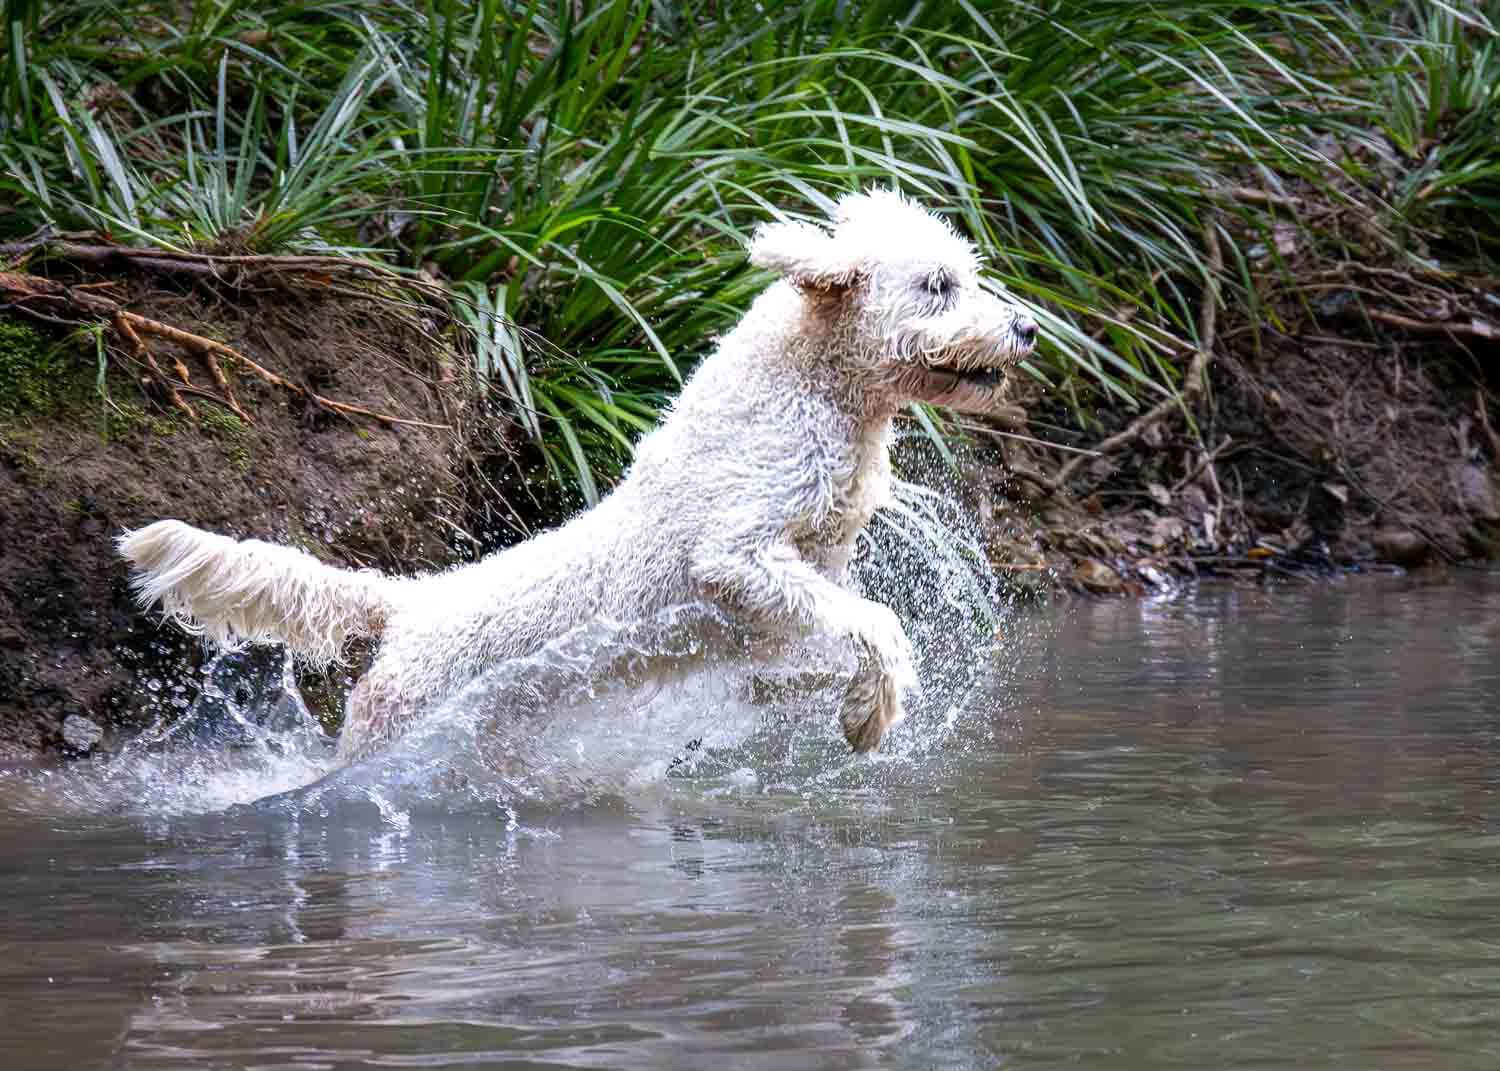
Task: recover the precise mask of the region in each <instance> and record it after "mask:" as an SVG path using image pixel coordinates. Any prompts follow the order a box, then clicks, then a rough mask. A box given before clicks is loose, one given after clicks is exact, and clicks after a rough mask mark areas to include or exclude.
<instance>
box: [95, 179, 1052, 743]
mask: <svg viewBox="0 0 1500 1071" xmlns="http://www.w3.org/2000/svg"><path fill="white" fill-rule="evenodd" d="M750 262H751V263H752V264H755V265H757V266H759V267H762V268H769V269H770V270H772V271H774V272H776V273H777V274H778V275H780V276H781V280H780V281H778V282H777V283H776V284H775V285H773V286H772V287H771V288H770V289H768V290H767V291H766V292H765V293H764V294H762V295H761V296H760V297H759V298H758V299H757V300H756V301H755V303H754V304H753V305H752V306H751V308H750V310H749V312H747V313H746V314H745V317H744V319H743V320H741V321H740V323H739V324H738V325H737V326H736V327H735V328H734V330H733V331H731V332H730V333H729V334H728V335H726V336H725V337H724V338H723V339H722V340H721V341H720V343H719V345H718V347H717V348H716V349H715V351H714V352H713V354H712V355H711V356H710V357H709V358H707V359H706V360H705V361H704V362H703V363H702V365H701V366H700V367H699V368H698V370H697V372H696V373H695V374H694V375H693V376H692V377H691V379H689V380H688V382H687V384H686V386H685V387H684V388H683V391H682V394H681V396H680V397H679V398H678V399H677V401H676V403H675V404H674V405H673V406H672V408H671V411H670V413H669V414H668V415H667V416H666V418H665V419H664V420H663V421H662V424H661V426H660V427H658V428H657V429H656V430H655V431H653V432H651V433H650V434H649V435H647V436H646V437H645V438H644V439H643V440H642V441H641V443H640V446H639V448H638V450H637V451H636V456H635V460H634V463H633V464H632V465H631V466H630V469H629V471H628V472H627V473H626V475H625V478H624V479H623V480H622V481H621V483H620V484H619V486H618V487H616V488H615V489H614V491H613V492H612V493H611V494H610V495H609V496H608V497H606V498H605V499H604V500H603V501H602V502H600V503H599V504H598V505H597V506H596V507H594V508H593V509H591V510H589V511H587V512H585V513H582V514H580V515H579V516H577V517H575V518H574V519H573V520H572V521H570V522H569V523H568V524H566V525H565V526H563V527H562V528H558V529H555V530H553V531H549V532H546V533H543V534H541V535H538V536H536V537H535V538H533V539H531V540H529V541H527V542H525V543H522V544H520V545H518V546H515V547H511V548H508V549H506V550H503V551H500V552H498V553H495V554H492V555H490V556H489V557H487V558H484V559H483V560H481V561H479V562H475V563H473V564H471V565H467V566H463V567H460V568H456V569H453V570H450V571H448V572H444V573H438V574H433V575H428V576H420V577H415V578H410V579H403V578H395V577H388V576H383V575H381V574H379V573H376V572H373V571H362V572H355V571H349V570H343V569H338V568H335V567H332V566H328V565H324V564H323V563H321V562H319V561H318V560H317V559H315V558H313V557H311V556H310V555H307V554H304V553H302V552H301V551H297V550H293V549H291V548H289V547H283V546H277V545H274V544H270V543H264V542H260V541H258V540H246V541H243V542H236V541H234V540H232V539H228V538H226V537H224V536H219V535H214V534H211V533H208V532H203V531H200V530H198V529H195V528H192V527H189V526H188V525H186V524H184V523H182V522H180V521H159V522H157V523H155V524H152V525H148V526H147V527H145V528H141V529H139V530H137V531H135V532H131V533H127V534H126V535H124V536H122V537H121V538H120V540H119V549H120V553H121V554H123V555H124V556H125V557H126V558H128V559H129V560H130V561H131V562H132V563H133V565H134V567H135V570H136V575H135V580H134V583H135V588H136V592H137V594H138V596H139V599H140V602H141V604H142V605H143V606H149V605H151V604H153V603H156V602H160V603H161V604H162V606H163V609H164V611H165V613H166V614H167V615H168V616H169V617H171V618H174V619H176V620H177V621H179V622H180V623H182V624H184V625H185V626H187V627H189V628H191V629H194V630H198V631H201V632H203V633H204V634H206V635H207V636H208V637H209V638H211V639H213V640H215V641H218V642H221V643H230V642H236V641H250V642H257V643H261V642H280V643H284V644H286V645H287V646H288V647H289V648H290V649H291V650H292V651H293V652H295V653H296V654H297V655H299V656H301V657H302V658H304V659H306V660H309V661H311V662H314V663H328V662H331V661H334V660H336V659H337V658H338V657H339V656H340V654H341V652H342V650H343V648H344V645H345V642H346V641H347V640H348V639H350V638H351V637H355V636H366V637H378V638H379V646H378V649H377V651H376V655H375V658H374V660H373V662H372V664H371V666H370V669H369V670H368V672H366V673H365V675H364V676H363V677H362V678H361V679H360V681H359V682H358V684H357V685H356V686H355V688H354V690H353V691H352V692H351V693H350V696H349V700H348V706H347V710H346V712H345V719H344V728H343V733H342V736H341V738H340V743H339V754H340V756H341V757H342V758H345V759H349V758H353V757H356V756H358V755H361V754H363V753H365V752H366V751H367V750H368V749H369V748H370V747H371V746H372V745H373V744H375V743H378V742H380V741H382V740H385V739H388V738H389V737H391V736H393V735H395V734H396V733H397V732H399V731H400V730H401V729H402V728H403V727H404V726H406V725H407V724H409V723H410V722H411V721H412V719H413V718H414V717H416V716H417V715H418V714H420V713H421V712H422V711H424V710H426V709H430V708H431V707H432V706H433V705H434V704H435V703H438V702H440V701H441V700H443V699H444V698H445V697H448V696H451V695H452V694H453V693H455V692H456V691H458V690H459V689H461V688H463V687H464V685H466V684H468V683H469V682H471V681H472V680H474V678H475V677H476V676H477V675H478V674H479V673H480V672H481V671H483V670H484V669H485V668H486V667H487V666H490V665H493V664H495V663H497V662H499V661H501V660H504V659H508V658H513V657H516V656H523V655H528V654H531V653H533V652H535V651H537V650H538V649H540V648H541V647H542V646H543V645H544V644H546V643H547V642H548V641H549V640H551V639H553V638H555V637H557V636H559V635H561V634H562V633H564V632H566V631H568V630H569V629H572V628H574V627H576V626H579V625H581V624H583V623H585V622H588V621H591V620H596V619H613V620H618V621H629V620H635V619H640V618H642V617H645V616H649V615H651V614H654V613H656V612H658V611H660V610H662V609H663V608H665V607H668V606H674V605H678V604H685V603H695V602H696V603H700V604H701V603H707V604H709V605H711V606H714V607H716V608H717V609H718V610H720V611H722V612H723V613H724V614H725V615H726V616H728V617H729V618H730V619H731V620H732V621H734V622H736V623H737V624H739V625H742V626H744V627H746V628H748V629H749V630H750V631H751V632H752V634H760V635H767V636H769V637H772V638H780V639H785V638H788V637H791V638H795V637H797V636H806V635H809V634H819V633H821V634H825V635H829V636H835V637H846V638H848V639H850V640H852V641H853V642H854V645H855V647H854V649H855V652H856V654H857V656H858V658H857V665H858V668H857V670H856V671H855V674H854V677H853V679H852V681H851V683H850V685H849V689H848V692H847V695H846V698H845V699H844V701H843V707H842V710H841V715H840V717H841V720H842V727H843V731H844V735H845V737H846V738H847V739H848V741H849V743H850V744H851V745H852V746H853V748H854V749H855V750H857V751H867V750H870V749H871V748H874V747H875V746H876V745H877V744H878V743H879V742H880V738H881V735H882V733H884V732H885V730H886V729H887V728H888V727H889V726H890V725H892V724H893V723H894V722H896V721H898V720H899V719H900V718H901V717H902V707H901V699H902V696H901V693H902V691H903V690H904V689H905V688H906V687H908V686H910V685H913V684H914V683H915V674H914V671H913V668H912V655H911V646H910V642H909V641H908V639H907V637H906V633H905V631H904V630H903V628H902V626H901V623H900V621H898V620H897V618H896V615H895V614H894V613H892V612H891V610H890V609H889V608H888V607H886V606H883V605H881V604H879V603H876V602H872V601H870V600H868V599H865V598H861V597H860V596H859V595H857V594H855V593H854V592H853V591H851V590H850V589H849V588H848V587H847V586H846V573H847V569H848V565H849V560H850V557H851V555H852V554H853V551H854V546H855V540H856V537H857V536H858V534H859V532H860V530H861V529H863V528H864V526H865V524H866V523H867V522H868V521H869V520H870V517H871V515H872V514H873V513H874V511H875V510H876V509H878V508H879V507H880V506H881V505H882V504H884V503H886V502H887V501H888V497H889V495H890V489H891V470H890V457H889V452H888V449H889V442H890V438H891V423H892V418H893V417H894V416H895V415H896V413H897V412H899V411H900V410H901V409H902V408H903V407H904V406H906V405H907V404H908V403H910V402H913V401H923V402H931V403H934V404H937V405H944V406H951V407H953V408H956V409H965V410H971V411H984V410H986V409H988V408H990V407H992V406H993V405H994V404H995V402H996V401H997V399H998V394H999V391H1000V388H1001V383H1002V378H1003V374H1004V372H1005V371H1006V370H1007V369H1008V368H1009V367H1010V366H1011V365H1013V364H1014V363H1015V362H1016V361H1017V360H1019V359H1020V358H1021V357H1023V356H1025V355H1026V354H1027V353H1029V352H1030V351H1031V349H1032V346H1033V344H1034V342H1035V339H1036V330H1037V329H1036V323H1035V322H1034V321H1033V320H1032V319H1031V317H1030V316H1028V315H1027V314H1026V312H1025V311H1024V310H1022V309H1021V308H1019V307H1018V306H1016V305H1012V304H1010V303H1008V302H1006V301H1003V300H1001V299H1000V298H998V297H996V296H994V295H993V294H991V293H990V292H988V291H987V290H985V289H984V288H983V286H982V285H981V283H980V278H979V273H978V268H979V260H978V257H977V255H976V253H975V250H974V247H973V246H972V245H971V244H970V243H969V242H967V241H966V240H964V239H963V238H961V237H959V235H958V234H957V233H955V232H954V230H953V229H952V228H951V227H950V226H949V225H948V224H947V223H946V222H944V221H943V220H942V219H941V218H939V217H937V216H934V215H932V214H930V213H928V212H927V211H925V210H924V209H922V208H921V207H919V206H918V205H916V204H914V203H912V202H910V201H908V200H906V199H905V198H904V197H902V196H901V195H900V194H898V193H895V192H892V191H884V190H876V191H872V192H869V193H861V194H851V195H847V196H845V197H843V198H841V199H840V200H839V201H838V202H837V205H836V209H835V211H834V213H833V215H832V219H831V221H830V223H829V224H827V225H818V224H813V223H805V222H775V223H769V224H765V225H763V226H761V227H760V228H759V229H758V230H757V231H756V232H755V234H754V237H753V238H752V240H751V243H750Z"/></svg>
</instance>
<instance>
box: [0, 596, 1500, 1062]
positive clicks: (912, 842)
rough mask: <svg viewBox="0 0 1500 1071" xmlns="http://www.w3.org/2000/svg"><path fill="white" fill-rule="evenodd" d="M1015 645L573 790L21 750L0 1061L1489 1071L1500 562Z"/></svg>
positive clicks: (1055, 614) (1207, 603)
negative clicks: (313, 782) (433, 790)
mask: <svg viewBox="0 0 1500 1071" xmlns="http://www.w3.org/2000/svg"><path fill="white" fill-rule="evenodd" d="M1003 628H1004V639H1003V641H1002V643H1001V644H1000V645H999V647H998V648H997V649H996V650H995V651H994V652H993V655H992V656H991V661H990V663H989V664H987V665H986V666H985V667H983V668H982V671H981V672H980V673H979V674H978V675H977V679H976V680H975V681H974V682H973V683H972V685H970V686H967V687H965V688H963V689H962V690H961V696H960V700H961V702H960V703H959V705H958V706H957V707H953V708H951V709H947V708H945V709H940V710H936V711H927V712H924V713H923V714H921V715H919V716H917V717H915V718H913V719H912V724H911V727H910V728H909V729H905V730H904V733H905V735H904V736H901V737H899V738H898V739H897V741H896V742H895V743H896V746H895V748H894V749H893V755H891V756H890V757H887V758H885V759H883V760H879V761H875V762H871V761H869V760H862V759H849V758H846V757H844V756H843V755H842V754H841V753H840V751H839V749H838V748H837V747H836V746H834V744H835V741H834V739H833V735H832V734H833V730H832V728H831V727H822V726H820V727H819V728H818V729H817V731H815V732H814V731H807V732H804V733H802V734H800V735H799V734H797V733H793V732H790V731H789V730H788V729H787V728H786V727H785V726H784V725H783V726H778V725H775V724H773V725H770V726H763V727H762V728H761V729H759V730H757V731H756V733H755V735H754V736H753V737H752V738H751V739H750V741H749V742H748V743H744V744H742V745H740V746H739V747H738V749H737V750H734V751H733V753H732V754H729V755H727V757H726V756H719V757H715V756H710V757H709V759H708V760H707V761H704V762H702V763H700V764H699V765H696V766H693V765H689V766H686V767H680V768H678V769H676V770H674V771H672V773H671V775H670V776H661V777H658V778H657V779H655V780H654V781H652V780H650V779H647V783H645V784H644V785H639V784H637V785H634V786H633V787H629V788H628V789H626V790H622V791H620V792H619V793H606V794H605V795H604V796H603V798H601V799H599V800H597V801H596V802H593V803H589V804H584V805H577V804H576V803H574V804H568V805H562V804H549V803H548V801H547V800H545V799H541V800H536V799H530V800H527V801H523V803H522V804H520V805H518V806H517V807H516V808H515V809H513V810H511V811H510V812H506V811H504V810H503V809H497V808H495V807H490V806H479V805H472V806H471V805H468V804H466V803H465V800H466V799H468V798H469V797H465V796H464V795H463V794H462V793H458V794H456V795H449V796H434V797H432V798H431V799H430V800H429V799H427V797H425V796H420V794H418V797H412V796H407V797H401V796H399V794H398V795H397V796H396V797H394V799H395V802H394V803H392V802H391V800H392V797H389V796H382V795H381V794H380V793H379V792H378V791H369V792H367V794H366V795H367V798H368V799H369V800H370V801H371V804H370V805H368V806H360V805H357V803H356V802H350V801H349V800H348V799H347V798H346V797H342V796H341V797H338V798H337V799H333V800H332V801H331V802H330V800H328V799H322V800H319V799H316V798H311V799H310V798H307V797H303V798H300V799H298V798H296V797H292V798H291V799H292V802H290V803H289V802H287V800H285V799H283V800H282V801H279V802H274V803H272V804H261V805H255V806H236V807H230V808H228V809H227V810H220V811H217V812H211V813H207V814H197V815H194V814H184V813H179V812H180V811H181V810H182V808H163V809H159V810H160V813H153V806H152V805H150V803H149V801H146V802H145V803H144V804H143V803H142V800H141V799H140V798H138V797H140V795H141V792H140V790H138V789H132V790H131V791H130V793H129V795H130V797H131V798H128V799H127V798H123V797H122V798H118V799H115V800H113V801H111V800H109V798H108V797H107V794H102V793H101V791H100V786H99V784H97V783H90V782H89V781H88V778H89V777H90V776H93V775H91V774H89V773H88V772H87V771H84V770H82V769H79V768H77V767H75V768H73V769H71V770H64V771H61V772H57V773H51V774H43V773H38V772H37V771H8V772H6V773H4V774H3V775H0V889H3V895H4V898H5V901H4V912H3V915H0V1066H3V1067H5V1068H7V1069H10V1068H16V1069H24V1068H85V1067H121V1066H125V1067H184V1068H188V1067H191V1068H205V1067H241V1066H255V1067H324V1068H327V1067H354V1066H364V1065H374V1066H403V1067H404V1066H422V1067H445V1066H488V1067H513V1068H522V1067H526V1068H536V1067H598V1068H602V1067H633V1068H700V1067H703V1068H706V1067H747V1068H813V1067H830V1068H841V1067H850V1068H857V1067H877V1066H878V1067H900V1068H915V1067H984V1068H989V1067H1051V1066H1061V1065H1068V1066H1085V1067H1118V1068H1141V1069H1156V1068H1168V1067H1201V1068H1224V1067H1241V1066H1255V1067H1289V1068H1290V1067H1299V1068H1305V1067H1346V1068H1495V1067H1500V824H1497V821H1496V815H1495V812H1496V803H1497V789H1500V776H1497V773H1496V757H1497V752H1500V578H1496V577H1470V578H1466V579H1464V580H1463V581H1462V582H1453V581H1444V582H1438V583H1432V582H1424V581H1421V580H1418V579H1401V580H1369V579H1366V580H1355V581H1351V582H1348V583H1343V584H1337V585H1333V586H1330V587H1317V588H1306V589H1299V588H1284V589H1281V590H1278V591H1275V592H1270V593H1263V592H1259V591H1252V590H1219V591H1205V592H1201V593H1198V594H1195V595H1190V596H1184V597H1181V598H1177V599H1173V600H1166V601H1145V602H1140V601H1121V602H1090V603H1073V604H1070V605H1064V606H1060V607H1055V608H1052V609H1048V610H1032V611H1019V612H1016V613H1014V614H1012V615H1011V616H1009V617H1008V618H1007V619H1006V620H1005V621H1004V622H1003ZM929 671H931V667H929ZM714 701H715V700H714V699H713V697H712V695H709V694H705V696H704V697H703V698H701V702H705V703H711V702H714ZM940 705H941V704H940ZM710 714H712V712H710ZM825 729H826V731H825ZM924 734H930V739H932V740H934V741H936V742H937V746H933V747H923V746H921V740H922V738H923V736H924ZM793 752H795V754H793ZM152 770H153V774H152V775H153V776H154V777H159V778H167V777H170V776H171V775H172V766H171V764H170V763H159V764H158V765H157V766H156V767H153V768H152ZM303 779H305V778H303ZM123 783H127V784H128V782H123ZM80 786H82V787H80ZM275 787H283V786H279V785H278V786H275ZM366 787H368V786H366ZM84 788H87V791H84ZM69 800H71V801H74V802H75V803H76V802H78V801H80V800H81V801H82V803H81V804H80V805H78V806H73V807H64V806H60V805H59V801H69ZM424 800H425V801H426V802H425V804H424Z"/></svg>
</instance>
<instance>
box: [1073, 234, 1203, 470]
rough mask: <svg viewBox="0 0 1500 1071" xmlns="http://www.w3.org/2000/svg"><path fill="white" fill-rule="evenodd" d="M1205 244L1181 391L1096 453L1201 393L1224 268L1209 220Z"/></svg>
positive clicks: (1106, 451) (1128, 439)
mask: <svg viewBox="0 0 1500 1071" xmlns="http://www.w3.org/2000/svg"><path fill="white" fill-rule="evenodd" d="M1204 244H1205V245H1206V246H1207V247H1208V273H1207V278H1208V283H1207V288H1206V289H1205V291H1204V294H1203V308H1202V310H1201V312H1200V314H1199V321H1198V347H1197V349H1196V350H1194V352H1193V359H1192V362H1191V363H1190V364H1189V365H1188V370H1187V375H1186V376H1185V377H1184V378H1183V382H1182V390H1181V391H1180V392H1179V393H1178V394H1177V395H1175V396H1173V397H1171V398H1164V399H1162V400H1161V401H1159V402H1157V403H1156V404H1155V405H1154V406H1152V407H1151V408H1150V409H1148V410H1147V411H1146V412H1145V413H1143V414H1141V415H1140V416H1139V417H1137V418H1136V419H1135V420H1133V421H1132V422H1131V423H1130V425H1129V426H1128V427H1126V428H1125V430H1124V431H1121V432H1118V433H1116V434H1114V435H1111V436H1110V437H1109V438H1108V439H1105V440H1104V441H1103V442H1102V443H1100V444H1099V445H1098V446H1097V447H1095V450H1096V451H1097V453H1098V454H1110V453H1113V452H1114V451H1116V450H1119V449H1120V448H1121V447H1123V446H1127V445H1128V444H1130V443H1132V442H1134V441H1135V440H1136V439H1138V438H1140V437H1141V435H1142V434H1144V433H1145V431H1146V429H1148V428H1150V427H1151V426H1152V425H1153V424H1155V423H1157V422H1158V421H1160V420H1161V419H1162V418H1163V417H1165V416H1166V415H1167V414H1168V413H1170V412H1172V411H1173V410H1176V409H1181V410H1183V411H1188V410H1189V409H1190V408H1191V407H1192V405H1193V403H1194V402H1196V401H1197V400H1198V396H1199V395H1200V394H1202V393H1203V389H1204V387H1205V385H1206V383H1207V372H1208V363H1209V361H1210V360H1211V359H1212V357H1213V349H1214V342H1215V337H1214V332H1215V329H1216V327H1217V325H1218V315H1219V275H1220V273H1221V272H1222V271H1223V269H1224V254H1223V251H1222V250H1221V249H1220V248H1219V232H1218V228H1217V227H1216V226H1215V225H1214V222H1213V221H1212V220H1210V221H1209V223H1208V226H1207V227H1205V228H1204ZM1083 461H1084V458H1083V457H1081V456H1080V457H1075V458H1073V459H1072V460H1071V461H1069V462H1067V463H1066V464H1065V465H1063V467H1062V468H1060V469H1059V470H1058V472H1057V476H1056V477H1055V478H1054V480H1053V484H1054V486H1056V487H1062V486H1063V485H1064V484H1066V483H1067V482H1068V480H1069V478H1070V477H1072V475H1073V473H1074V472H1075V471H1076V470H1077V469H1078V466H1079V465H1081V464H1083Z"/></svg>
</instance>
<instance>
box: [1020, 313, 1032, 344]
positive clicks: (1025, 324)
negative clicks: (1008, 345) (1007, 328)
mask: <svg viewBox="0 0 1500 1071" xmlns="http://www.w3.org/2000/svg"><path fill="white" fill-rule="evenodd" d="M1015 332H1016V337H1017V338H1019V339H1020V340H1021V341H1022V342H1024V343H1025V344H1026V345H1028V346H1029V345H1031V344H1032V343H1033V342H1035V341H1036V321H1035V320H1033V319H1032V318H1031V317H1029V316H1023V317H1021V318H1020V319H1019V320H1017V321H1016V326H1015Z"/></svg>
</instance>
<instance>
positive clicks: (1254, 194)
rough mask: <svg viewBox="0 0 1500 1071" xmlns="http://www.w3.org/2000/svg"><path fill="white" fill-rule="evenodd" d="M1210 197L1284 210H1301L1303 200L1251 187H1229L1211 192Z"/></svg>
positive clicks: (1209, 192) (1217, 199)
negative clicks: (1275, 206) (1277, 207)
mask: <svg viewBox="0 0 1500 1071" xmlns="http://www.w3.org/2000/svg"><path fill="white" fill-rule="evenodd" d="M1208 196H1210V197H1212V198H1213V199H1214V200H1216V201H1239V202H1241V203H1243V204H1252V205H1278V206H1280V207H1282V208H1300V207H1301V206H1302V198H1300V197H1289V196H1287V195H1286V194H1283V193H1270V192H1268V191H1266V190H1257V189H1254V188H1252V187H1250V186H1228V187H1224V188H1221V189H1217V190H1209V191H1208Z"/></svg>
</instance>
